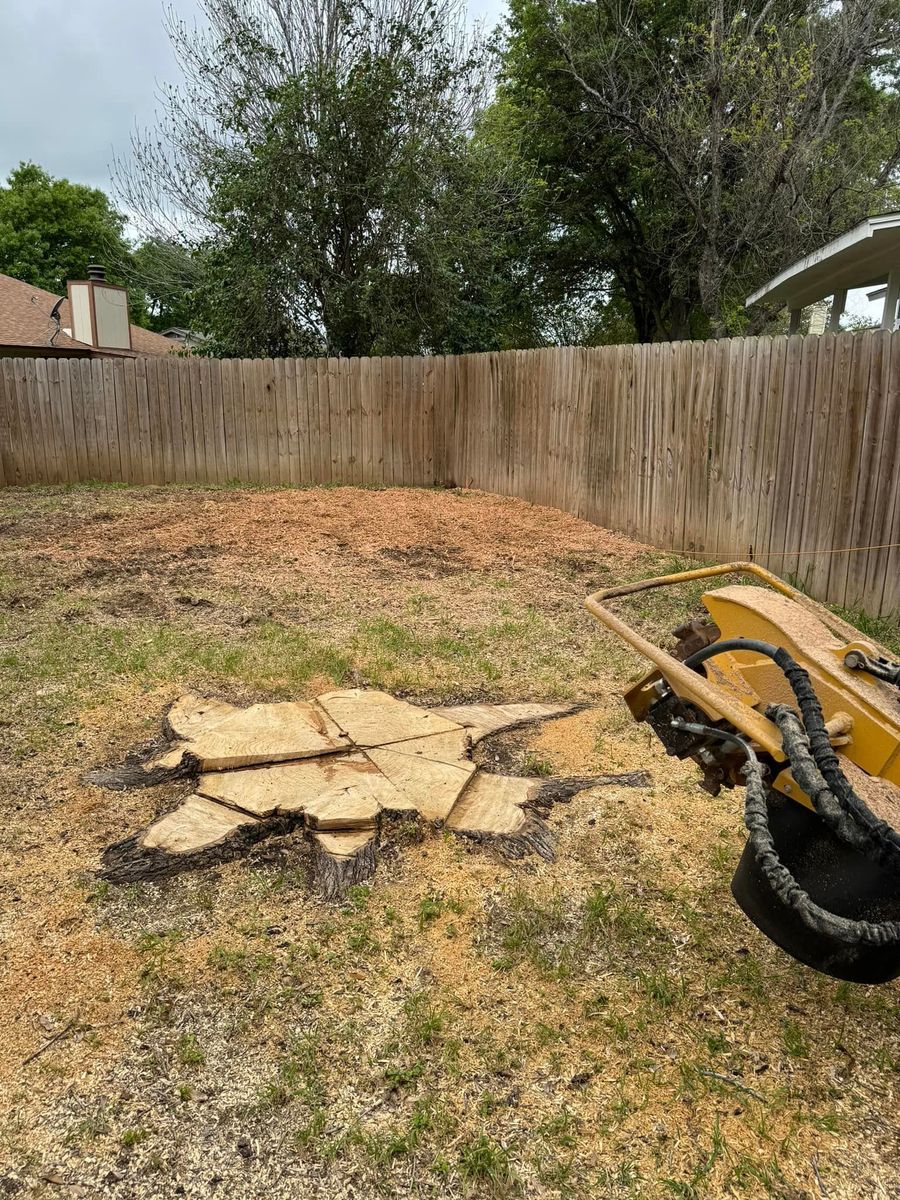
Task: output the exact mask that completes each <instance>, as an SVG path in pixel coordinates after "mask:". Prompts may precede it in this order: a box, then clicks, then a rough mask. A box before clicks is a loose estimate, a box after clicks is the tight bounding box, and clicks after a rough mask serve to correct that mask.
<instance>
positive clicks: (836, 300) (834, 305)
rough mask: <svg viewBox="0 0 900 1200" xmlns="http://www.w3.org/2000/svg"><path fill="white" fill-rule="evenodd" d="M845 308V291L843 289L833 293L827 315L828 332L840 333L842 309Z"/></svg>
mask: <svg viewBox="0 0 900 1200" xmlns="http://www.w3.org/2000/svg"><path fill="white" fill-rule="evenodd" d="M846 307H847V289H846V288H843V289H842V290H841V291H839V292H835V293H834V297H833V299H832V301H831V312H830V313H829V314H828V332H829V333H840V332H841V317H842V316H843V315H844V309H845V308H846Z"/></svg>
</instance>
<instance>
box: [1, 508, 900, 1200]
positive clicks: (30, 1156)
mask: <svg viewBox="0 0 900 1200" xmlns="http://www.w3.org/2000/svg"><path fill="white" fill-rule="evenodd" d="M0 535H2V541H0V656H2V673H0V688H2V693H3V694H2V707H0V723H2V727H3V728H2V733H3V737H2V742H0V788H2V796H3V814H4V820H3V823H2V859H0V870H2V877H0V888H2V898H3V904H2V917H0V922H2V925H0V937H2V955H0V962H2V972H3V975H2V981H0V1011H2V1012H3V1014H4V1021H3V1038H2V1042H0V1095H2V1097H3V1099H2V1101H0V1103H2V1112H0V1195H22V1196H32V1195H33V1196H48V1197H49V1196H54V1197H55V1196H65V1197H73V1196H83V1197H94V1196H98V1195H103V1196H110V1197H114V1198H122V1200H124V1198H131V1197H176V1196H189V1197H207V1196H209V1197H215V1196H228V1197H229V1198H232V1200H237V1198H243V1197H246V1198H247V1200H250V1198H253V1200H256V1198H257V1197H261V1196H266V1197H267V1198H270V1200H281V1198H285V1200H286V1198H288V1197H290V1198H291V1200H294V1198H297V1197H306V1196H313V1195H318V1194H319V1193H320V1192H321V1193H327V1194H328V1195H331V1196H340V1197H351V1196H352V1197H370V1196H377V1195H390V1196H396V1197H403V1196H410V1197H412V1196H415V1197H419V1196H422V1197H425V1196H434V1197H437V1196H441V1197H456V1196H488V1197H504V1196H519V1195H521V1196H550V1197H555V1196H563V1197H564V1196H573V1197H586V1196H592V1197H594V1196H596V1197H604V1198H605V1197H610V1198H617V1197H622V1198H623V1200H624V1198H634V1200H637V1198H640V1200H645V1198H646V1200H655V1198H657V1197H659V1198H663V1197H673V1196H674V1197H684V1198H689V1200H692V1198H695V1197H721V1196H737V1197H744V1196H746V1197H762V1196H770V1197H781V1198H783V1200H801V1198H805V1197H810V1198H813V1197H820V1196H827V1197H832V1198H835V1197H847V1198H851V1197H852V1198H853V1200H858V1198H860V1197H869V1196H872V1197H877V1196H884V1197H888V1196H893V1195H898V1194H900V1167H898V1163H900V1156H898V1151H900V1146H898V1135H897V1122H896V1107H897V1102H896V1092H897V1083H898V1071H900V1021H898V1017H900V1007H898V991H897V987H896V985H891V986H888V987H883V988H880V989H866V988H862V987H858V986H854V985H849V984H842V983H838V982H837V981H834V980H830V979H826V978H824V977H822V976H819V975H816V974H814V973H812V972H811V971H808V970H806V969H805V968H803V967H800V966H799V965H797V964H795V963H793V962H792V961H791V960H789V959H788V958H786V957H785V956H783V955H781V954H780V953H779V952H778V951H776V950H775V948H774V947H773V946H771V945H770V944H769V943H768V942H766V941H765V940H764V939H763V938H762V937H761V936H760V935H758V934H757V932H756V931H755V930H754V929H753V928H752V927H751V926H750V925H749V924H748V923H747V922H746V921H745V920H744V919H743V917H742V916H741V915H740V914H739V913H738V911H737V910H736V908H735V907H734V906H733V904H732V902H731V897H730V893H729V882H730V877H731V874H732V871H733V869H734V866H735V864H736V862H737V859H738V856H739V854H740V850H741V847H742V844H743V830H742V823H741V816H740V808H741V797H740V796H739V795H737V794H735V793H723V794H722V795H720V796H719V797H717V798H713V797H710V796H709V795H707V794H706V793H704V792H703V791H701V790H700V789H699V788H698V787H697V786H696V780H697V774H698V773H697V770H696V768H695V767H694V766H693V764H690V763H688V764H681V763H678V762H676V761H673V760H670V759H667V758H666V756H665V754H664V753H663V752H662V750H661V748H659V747H658V745H657V744H656V742H655V740H654V739H653V738H652V737H651V735H650V733H649V731H648V730H647V729H646V728H645V727H639V726H635V725H633V724H632V723H631V722H630V720H629V719H628V717H627V714H626V712H625V710H624V706H623V704H622V702H621V700H620V699H619V692H620V690H621V688H622V686H623V685H624V684H625V683H626V682H627V681H628V680H629V679H632V678H634V677H635V676H636V675H637V674H638V673H639V671H640V669H641V668H640V663H639V661H638V660H637V659H636V658H635V657H634V656H632V655H631V653H630V652H629V651H627V650H625V649H624V648H623V647H622V646H621V645H619V644H618V643H617V642H616V641H615V640H613V639H612V638H611V637H609V636H608V635H606V634H604V633H603V631H601V629H600V628H599V627H598V626H597V625H596V624H595V623H594V622H592V621H591V619H590V618H589V617H588V616H587V614H586V613H584V611H583V610H582V608H581V601H582V600H583V598H584V596H585V595H586V594H587V592H589V591H591V590H595V589H596V588H598V587H601V586H603V585H605V584H610V583H612V582H613V581H619V580H628V579H634V578H638V577H641V576H644V575H648V574H657V573H659V572H660V571H661V570H663V569H667V568H669V567H672V566H682V565H685V564H681V563H679V564H673V563H672V561H671V559H667V558H666V557H665V556H662V555H660V554H659V553H658V552H654V551H650V550H648V549H647V548H646V547H641V546H638V545H635V544H634V543H631V542H629V541H627V540H626V539H624V538H621V537H619V536H617V535H614V534H610V533H608V532H606V531H603V530H599V529H596V528H594V527H593V526H590V525H588V524H586V523H584V522H581V521H578V520H577V519H575V518H573V517H570V516H567V515H565V514H563V513H559V512H556V511H554V510H550V509H542V508H538V507H534V506H531V505H527V504H524V503H522V502H519V501H515V500H508V499H499V498H497V497H491V496H486V495H483V494H479V493H475V492H463V491H451V492H439V491H415V490H406V491H396V490H362V489H351V488H332V489H324V488H320V489H310V490H303V491H287V490H279V491H260V490H238V489H221V490H215V489H207V490H203V489H197V488H191V489H161V488H159V489H158V488H144V489H140V488H120V487H112V486H99V485H98V486H90V487H78V488H73V489H61V488H57V489H52V488H42V489H25V490H13V489H9V490H6V491H4V492H2V493H0ZM698 595H699V592H698V589H697V588H696V587H695V588H693V589H682V590H681V592H680V594H667V593H665V594H664V593H650V594H648V595H647V596H646V597H644V598H636V599H635V600H633V601H631V602H629V604H628V607H627V609H626V610H625V611H628V612H629V613H630V614H631V615H632V616H633V618H634V619H635V621H636V622H637V623H638V625H639V627H640V628H641V629H642V630H644V631H645V632H647V633H650V634H652V635H653V636H655V637H657V638H659V639H661V640H664V639H665V637H666V635H667V633H668V631H669V630H671V629H672V628H673V627H674V626H675V625H677V624H679V623H680V622H681V621H682V620H683V619H685V617H687V616H688V615H690V614H691V612H693V611H694V610H695V609H696V606H697V603H698ZM888 633H890V630H888ZM882 636H885V634H884V631H882ZM335 684H345V685H348V686H377V687H382V688H385V689H388V690H391V691H393V692H395V693H397V694H399V695H402V696H405V697H408V698H410V699H413V700H415V701H418V702H422V703H436V702H442V703H450V702H462V701H466V700H471V699H482V698H483V699H487V700H491V701H516V700H529V699H536V700H553V699H558V698H559V699H568V698H572V699H577V700H581V701H585V702H586V703H587V707H586V708H585V709H584V710H583V711H582V712H579V713H578V714H577V715H575V716H571V717H567V718H563V719H561V720H558V721H554V722H550V723H548V724H546V725H544V726H543V727H537V728H532V729H529V730H526V731H524V732H523V731H518V732H515V733H510V734H505V735H501V736H499V737H498V738H495V739H493V740H492V741H489V742H487V743H486V744H484V747H483V749H482V751H481V754H482V758H483V760H484V763H485V765H486V767H487V768H488V769H490V768H491V766H492V765H493V766H495V767H496V769H500V770H503V771H506V772H512V773H520V774H526V773H528V774H535V775H540V774H546V773H550V772H552V773H554V774H573V775H574V774H579V775H581V774H583V775H587V774H591V773H595V774H596V773H599V772H615V771H624V770H629V769H633V768H635V767H638V766H639V767H641V768H646V769H647V770H649V772H650V775H651V784H650V786H649V787H646V788H627V787H621V788H617V787H606V788H602V789H597V790H594V791H587V792H582V793H580V794H579V795H577V796H576V797H575V798H574V799H573V800H572V801H571V803H569V804H566V805H563V806H559V807H558V808H556V809H555V810H554V811H553V812H552V813H551V815H550V818H549V820H550V824H551V826H552V829H553V833H554V836H555V839H556V858H555V860H554V861H553V862H549V863H547V862H544V861H542V860H538V859H524V860H521V861H507V860H505V859H503V858H502V857H500V856H499V855H498V854H497V853H496V852H493V851H491V850H489V849H483V848H480V847H475V846H473V845H471V844H469V843H466V842H463V841H459V840H456V839H453V838H451V837H449V836H446V835H442V834H440V833H439V832H436V831H423V830H421V829H418V828H415V827H410V828H409V830H408V831H407V836H406V837H405V838H402V839H400V842H399V844H398V845H396V846H395V847H394V849H393V850H392V852H391V853H390V854H389V855H387V856H386V857H385V859H384V860H383V861H382V862H381V864H380V866H379V869H378V872H377V874H376V876H375V877H374V879H373V880H372V881H371V883H370V884H369V885H367V886H364V887H358V888H355V889H354V890H353V891H352V892H351V893H350V894H349V895H348V896H347V898H346V901H345V902H344V903H343V904H341V905H326V904H324V903H322V902H320V901H318V900H317V899H316V898H315V896H314V895H313V894H311V892H310V889H309V886H308V879H307V875H306V872H305V870H304V869H303V865H302V864H303V861H304V858H303V856H302V855H301V854H300V853H299V852H298V846H297V844H296V838H297V836H298V835H293V836H292V837H286V838H282V839H272V840H270V841H267V842H263V843H261V844H260V845H259V846H257V847H256V848H255V849H254V851H253V852H252V853H251V854H250V855H249V856H248V857H246V858H243V859H240V860H238V861H235V862H232V863H229V864H227V865H225V866H221V867H218V868H215V869H211V870H207V871H204V872H198V873H196V874H186V875H182V876H179V877H177V878H174V879H171V880H169V881H167V882H164V883H162V884H144V885H139V886H128V887H115V886H112V885H109V884H107V883H104V882H103V881H102V880H99V879H98V878H97V876H96V873H95V872H96V869H97V867H98V864H99V857H100V854H101V852H102V850H103V849H104V847H105V846H107V845H108V844H109V843H111V842H113V841H116V840H118V839H119V838H121V837H124V836H126V835H127V834H128V833H131V832H133V831H134V830H136V829H138V828H139V827H141V826H142V825H144V824H145V823H146V822H147V821H148V820H150V819H151V818H152V816H153V815H154V814H155V813H159V812H162V811H165V810H166V809H167V808H169V807H172V806H173V805H174V804H175V803H176V802H177V800H178V799H179V798H180V797H181V796H183V795H184V794H186V790H187V785H186V784H183V783H175V784H167V785H165V786H163V787H159V788H155V789H148V790H145V791H135V792H106V791H101V790H99V789H96V788H92V787H90V786H88V785H87V784H85V783H84V781H83V775H84V772H85V771H87V770H89V769H92V768H96V767H98V766H101V765H104V764H109V763H115V762H118V761H120V760H121V758H122V756H123V755H124V754H125V753H126V751H127V750H128V749H130V748H131V747H133V746H135V745H137V744H140V743H141V742H144V741H146V740H147V739H148V738H150V737H152V736H153V735H155V734H156V733H157V732H158V730H159V727H160V721H161V717H162V714H163V712H164V710H165V707H166V705H167V704H168V703H169V702H170V701H172V700H173V699H174V698H175V697H176V696H178V695H179V694H181V693H182V692H184V691H186V690H195V691H198V692H201V693H204V694H208V695H212V696H217V697H221V698H224V699H227V700H230V701H232V702H238V703H247V702H251V701H254V700H261V699H273V698H285V697H292V698H307V697H312V696H314V695H316V694H317V693H319V692H321V691H324V690H326V689H327V688H329V687H332V686H333V685H335Z"/></svg>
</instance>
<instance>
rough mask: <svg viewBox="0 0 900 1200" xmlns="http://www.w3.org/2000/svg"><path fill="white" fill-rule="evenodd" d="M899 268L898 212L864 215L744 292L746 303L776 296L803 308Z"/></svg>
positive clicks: (883, 278) (881, 278)
mask: <svg viewBox="0 0 900 1200" xmlns="http://www.w3.org/2000/svg"><path fill="white" fill-rule="evenodd" d="M896 270H900V212H890V213H882V214H881V216H878V217H868V218H867V219H866V220H865V221H861V222H860V223H859V225H857V226H856V227H855V228H853V229H851V230H850V232H849V233H845V234H843V235H842V236H841V237H839V238H835V240H834V241H833V242H829V243H828V245H827V246H822V248H821V249H820V250H815V251H813V253H812V254H807V256H806V257H805V258H801V259H799V260H798V261H797V262H795V263H793V264H792V265H791V266H789V267H787V268H785V270H784V271H782V272H781V273H780V274H779V275H776V276H775V278H774V279H770V280H769V282H768V283H766V284H764V285H763V286H762V287H761V288H759V289H758V290H757V291H755V292H754V293H753V295H752V296H748V297H747V301H746V303H747V306H748V307H749V306H750V305H751V304H757V303H758V302H759V301H760V300H768V301H780V303H781V304H783V305H787V307H788V308H805V307H806V305H807V304H815V302H816V301H817V300H822V299H823V298H824V297H825V296H833V295H834V293H835V292H839V291H843V290H844V289H845V288H847V289H849V288H856V287H872V286H873V285H875V284H879V283H886V282H887V278H888V275H889V274H890V272H891V271H896Z"/></svg>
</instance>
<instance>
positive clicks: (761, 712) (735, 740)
mask: <svg viewBox="0 0 900 1200" xmlns="http://www.w3.org/2000/svg"><path fill="white" fill-rule="evenodd" d="M735 574H743V575H753V576H756V578H757V579H758V580H760V581H761V582H763V583H765V584H767V585H768V586H767V587H764V588H761V587H758V586H753V585H737V584H731V585H728V586H726V587H721V588H718V589H716V590H714V591H709V592H707V593H706V594H705V595H704V596H703V603H704V605H705V607H706V609H707V611H708V612H709V615H710V618H711V619H710V620H708V621H703V620H695V621H691V622H689V623H687V624H685V625H682V626H680V627H679V628H678V629H677V630H675V637H676V638H677V639H678V640H677V644H676V646H675V648H674V650H673V651H672V653H667V652H666V651H664V650H661V649H659V648H658V647H657V646H654V645H653V644H652V643H651V642H648V641H647V640H646V639H645V638H643V637H641V636H640V634H638V633H636V632H635V631H634V629H632V628H631V627H630V626H629V625H628V624H626V622H625V621H623V620H622V619H621V618H620V617H618V616H617V615H616V614H614V613H612V612H610V611H609V609H608V608H607V607H605V602H606V601H608V600H611V599H613V598H614V597H621V596H630V595H634V594H635V593H637V592H642V591H646V590H647V589H649V588H659V587H668V586H671V585H674V584H679V583H685V582H689V581H691V580H695V579H704V578H707V577H714V576H722V575H735ZM585 605H586V607H587V609H588V611H589V612H590V613H591V614H592V615H593V616H595V617H596V618H597V619H598V620H599V621H601V622H602V623H603V624H604V625H606V626H607V627H608V628H609V629H611V630H613V631H614V632H615V633H617V634H618V635H619V636H620V637H621V638H623V639H624V640H625V641H626V642H628V643H629V645H631V646H632V647H633V648H634V649H635V650H637V651H638V653H640V654H641V655H642V656H643V657H645V658H647V659H649V660H650V661H651V662H652V663H653V664H654V669H653V670H652V671H650V673H649V674H647V675H645V676H644V677H643V678H642V679H641V680H639V681H638V682H637V683H636V684H634V685H633V686H632V687H631V688H629V690H628V691H627V692H626V694H625V700H626V703H627V704H628V707H629V708H630V709H631V712H632V714H633V716H634V717H635V719H636V720H638V721H646V722H647V723H648V724H649V725H650V726H651V727H652V728H653V730H654V731H655V733H656V734H657V736H658V737H659V739H660V741H661V742H662V744H663V745H664V746H665V748H666V750H667V752H668V753H669V754H673V755H676V756H677V757H678V758H688V757H689V758H692V759H694V761H695V762H697V763H699V765H700V767H701V768H702V770H703V774H704V777H703V786H704V787H705V788H707V790H709V791H710V792H712V793H713V794H714V795H716V794H718V792H719V790H720V789H721V788H722V787H723V786H724V787H734V786H735V785H743V786H744V787H745V789H746V791H745V801H744V820H745V823H746V826H747V829H748V831H749V838H748V841H747V844H746V846H745V848H744V853H743V856H742V858H741V860H740V863H739V865H738V868H737V871H736V872H735V876H734V879H733V881H732V885H731V890H732V893H733V895H734V898H735V899H736V900H737V902H738V904H739V905H740V907H741V908H742V909H743V911H744V912H745V913H746V914H747V916H748V917H749V918H750V920H751V921H753V923H754V924H755V925H757V926H758V928H759V929H761V930H762V932H763V933H764V934H765V935H766V936H767V937H769V938H771V940H772V941H773V942H775V943H776V945H778V946H780V947H781V948H782V949H783V950H786V951H787V953H788V954H791V955H793V957H794V958H796V959H798V960H799V961H800V962H802V963H806V964H807V965H808V966H811V967H814V968H815V969H816V970H819V971H823V972H825V973H826V974H828V975H834V976H836V977H837V978H839V979H849V980H853V981H855V982H859V983H883V982H885V981H887V980H889V979H894V978H896V977H897V976H898V975H900V832H898V830H900V690H898V689H900V664H898V663H896V662H892V661H891V660H890V657H889V655H888V652H887V651H886V650H885V649H884V648H883V647H881V646H877V645H874V644H873V643H871V642H869V641H866V640H864V639H863V637H862V635H861V634H860V633H859V631H858V630H857V629H854V628H853V626H852V625H849V624H848V623H847V622H846V621H842V620H841V619H840V618H838V617H835V616H834V615H833V614H832V613H830V612H828V610H827V609H825V608H823V607H822V606H821V605H820V604H816V603H815V602H814V601H812V600H810V599H809V598H808V597H807V596H804V595H803V594H802V593H800V592H797V591H796V590H795V589H794V588H792V587H789V586H788V585H787V584H786V583H784V582H783V581H782V580H780V579H778V578H777V577H776V576H775V575H772V574H771V573H770V572H768V571H765V570H763V569H762V568H761V567H758V566H756V564H755V563H729V564H727V565H723V566H716V567H705V568H701V569H698V570H695V571H683V572H681V573H679V574H675V575H665V576H661V577H660V578H657V579H645V580H642V581H641V582H640V583H634V584H627V585H624V586H621V587H614V588H609V589H607V590H605V591H602V592H597V593H595V594H594V595H592V596H590V597H589V598H588V599H587V601H586V602H585Z"/></svg>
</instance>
